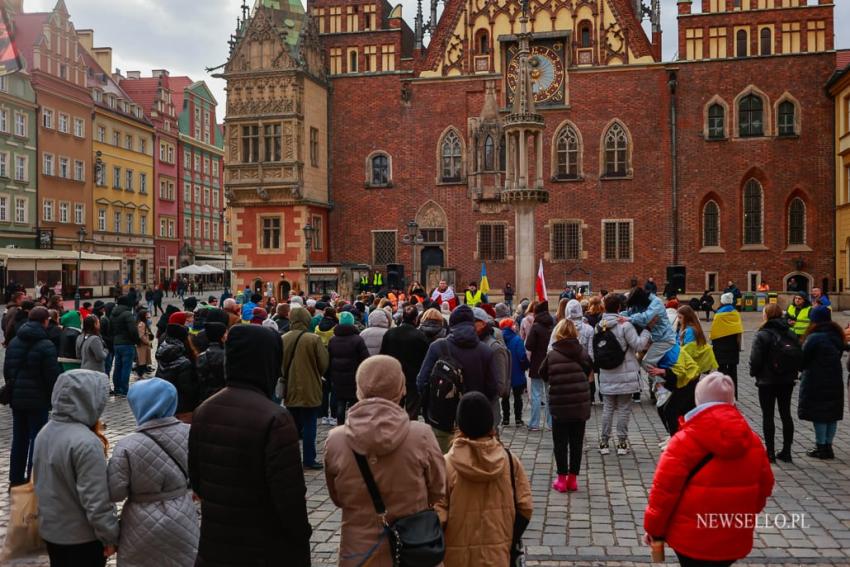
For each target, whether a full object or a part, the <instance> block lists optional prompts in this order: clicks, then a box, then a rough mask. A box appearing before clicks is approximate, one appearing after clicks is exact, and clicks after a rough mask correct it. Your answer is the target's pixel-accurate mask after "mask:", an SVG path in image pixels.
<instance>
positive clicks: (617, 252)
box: [602, 220, 632, 262]
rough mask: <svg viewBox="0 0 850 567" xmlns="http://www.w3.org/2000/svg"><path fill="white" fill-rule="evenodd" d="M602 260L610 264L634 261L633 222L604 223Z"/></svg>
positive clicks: (614, 221) (611, 221)
mask: <svg viewBox="0 0 850 567" xmlns="http://www.w3.org/2000/svg"><path fill="white" fill-rule="evenodd" d="M602 235H603V241H602V259H603V260H604V261H608V262H631V261H632V221H630V220H622V221H616V220H604V221H602Z"/></svg>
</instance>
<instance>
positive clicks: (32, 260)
mask: <svg viewBox="0 0 850 567" xmlns="http://www.w3.org/2000/svg"><path fill="white" fill-rule="evenodd" d="M78 259H79V260H81V262H80V269H81V270H83V271H99V270H119V269H121V258H120V257H118V256H107V255H105V254H95V253H92V252H83V253H82V254H80V253H79V252H78V251H76V250H32V249H29V248H0V262H2V263H3V265H4V266H6V269H7V270H61V269H62V264H75V265H76V263H77V260H78Z"/></svg>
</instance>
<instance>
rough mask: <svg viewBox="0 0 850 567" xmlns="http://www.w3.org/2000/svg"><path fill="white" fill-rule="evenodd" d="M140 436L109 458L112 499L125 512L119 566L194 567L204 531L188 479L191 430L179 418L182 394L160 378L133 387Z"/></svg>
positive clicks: (127, 440)
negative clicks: (178, 412)
mask: <svg viewBox="0 0 850 567" xmlns="http://www.w3.org/2000/svg"><path fill="white" fill-rule="evenodd" d="M127 402H128V403H129V404H130V409H131V410H132V412H133V415H134V416H135V418H136V423H138V427H137V428H136V432H135V433H133V434H131V435H129V436H127V437H124V438H123V439H121V440H120V441H119V442H118V443H117V444H116V445H115V449H114V451H113V452H112V458H111V459H109V471H108V472H109V495H110V498H111V499H112V501H113V502H120V501H123V500H125V499H126V500H127V501H126V502H125V503H124V508H123V510H122V512H121V539H120V541H119V543H118V566H119V567H148V566H150V567H160V566H162V565H173V566H181V567H182V566H186V567H191V566H192V565H194V564H195V556H196V555H197V552H198V537H199V535H200V526H199V525H198V514H197V511H196V508H195V504H194V503H193V502H192V491H191V489H190V488H189V478H188V452H189V451H188V447H189V426H188V425H186V424H184V423H181V422H180V421H178V420H177V418H175V417H174V413H175V411H176V410H177V390H176V389H175V388H174V386H173V385H172V384H171V383H169V382H166V381H165V380H162V379H160V378H151V379H149V380H140V381H138V382H136V383H135V384H133V386H131V387H130V390H129V392H128V394H127Z"/></svg>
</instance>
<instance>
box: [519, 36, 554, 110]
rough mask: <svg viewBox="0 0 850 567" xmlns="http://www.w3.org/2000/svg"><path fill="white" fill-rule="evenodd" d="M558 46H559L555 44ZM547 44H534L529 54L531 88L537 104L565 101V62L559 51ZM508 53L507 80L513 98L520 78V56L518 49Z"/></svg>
mask: <svg viewBox="0 0 850 567" xmlns="http://www.w3.org/2000/svg"><path fill="white" fill-rule="evenodd" d="M553 47H558V46H553ZM553 47H549V46H546V45H533V46H532V47H531V50H530V53H529V55H528V67H529V70H530V72H531V89H532V91H533V92H534V102H535V103H537V104H545V103H553V104H557V103H563V101H564V90H563V88H562V87H563V86H564V63H563V60H562V59H561V56H560V55H559V53H558V51H556V50H555V49H553ZM508 55H509V56H510V57H511V61H510V63H509V64H508V70H507V81H508V92H509V93H510V97H511V100H512V99H513V93H514V92H515V91H516V87H517V81H518V80H519V57H517V51H516V49H513V50H511V51H510V52H509V53H508Z"/></svg>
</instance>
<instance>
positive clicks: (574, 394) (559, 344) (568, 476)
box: [532, 316, 593, 492]
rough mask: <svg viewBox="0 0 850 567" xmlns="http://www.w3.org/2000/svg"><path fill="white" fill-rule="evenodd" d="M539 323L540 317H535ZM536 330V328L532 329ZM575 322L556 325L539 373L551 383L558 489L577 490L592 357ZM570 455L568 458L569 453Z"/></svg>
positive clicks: (587, 412) (587, 417) (567, 320)
mask: <svg viewBox="0 0 850 567" xmlns="http://www.w3.org/2000/svg"><path fill="white" fill-rule="evenodd" d="M534 324H535V325H537V317H536V316H535V318H534ZM532 333H533V331H532ZM577 337H578V332H577V331H576V327H575V325H574V324H573V322H572V321H571V320H569V319H564V320H563V321H561V322H560V323H558V326H557V327H555V343H554V344H553V345H552V350H551V351H550V352H549V354H548V355H547V356H546V358H545V359H544V360H543V363H542V364H541V365H540V371H539V375H540V377H541V378H542V379H543V380H544V381H545V382H548V383H549V411H550V412H551V414H552V440H553V442H554V445H555V461H556V462H557V467H558V478H557V479H556V480H555V482H553V483H552V488H554V489H555V490H557V491H558V492H566V491H568V490H569V491H570V492H574V491H576V490H578V481H577V479H576V477H577V476H578V473H579V470H580V469H581V453H582V449H583V447H584V427H585V424H586V422H587V420H588V419H590V380H592V379H593V361H592V360H591V359H590V355H589V354H588V353H587V351H586V350H585V349H584V347H583V346H581V344H580V343H579V341H578V338H577ZM568 455H569V460H568V459H567V456H568Z"/></svg>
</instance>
